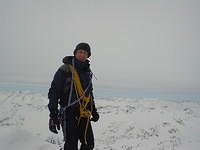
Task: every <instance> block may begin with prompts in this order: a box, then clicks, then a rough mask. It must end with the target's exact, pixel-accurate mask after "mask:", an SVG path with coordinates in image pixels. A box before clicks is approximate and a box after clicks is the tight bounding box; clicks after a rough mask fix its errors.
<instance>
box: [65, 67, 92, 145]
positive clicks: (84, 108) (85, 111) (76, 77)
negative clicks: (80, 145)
mask: <svg viewBox="0 0 200 150" xmlns="http://www.w3.org/2000/svg"><path fill="white" fill-rule="evenodd" d="M68 66H69V68H70V70H71V72H72V75H73V83H74V87H75V91H76V94H77V95H78V96H79V97H81V96H82V95H83V94H84V90H83V88H82V85H81V81H80V78H79V75H78V73H77V71H76V69H75V68H74V67H73V66H72V65H70V64H69V65H68ZM80 101H81V102H80ZM80 101H79V105H80V117H79V119H78V125H79V123H80V120H81V117H84V118H87V123H86V127H85V132H84V139H85V144H87V139H86V136H87V129H88V124H89V120H90V117H91V115H92V113H91V111H90V110H88V109H87V105H88V103H89V102H90V101H91V95H90V94H89V96H85V95H84V96H83V98H82V99H81V100H80ZM91 105H92V104H91ZM91 107H92V106H91Z"/></svg>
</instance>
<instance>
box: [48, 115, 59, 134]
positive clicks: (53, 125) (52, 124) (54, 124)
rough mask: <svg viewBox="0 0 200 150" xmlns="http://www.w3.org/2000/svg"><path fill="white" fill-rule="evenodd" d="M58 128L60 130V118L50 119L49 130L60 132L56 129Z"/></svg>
mask: <svg viewBox="0 0 200 150" xmlns="http://www.w3.org/2000/svg"><path fill="white" fill-rule="evenodd" d="M56 128H57V129H58V130H60V122H59V120H58V118H54V119H53V118H50V119H49V130H50V131H51V132H53V133H55V134H58V131H57V130H56Z"/></svg>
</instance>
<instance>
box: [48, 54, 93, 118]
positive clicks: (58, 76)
mask: <svg viewBox="0 0 200 150" xmlns="http://www.w3.org/2000/svg"><path fill="white" fill-rule="evenodd" d="M73 58H74V60H75V61H74V63H75V64H74V65H75V68H76V70H77V72H78V74H79V77H80V80H81V84H82V87H83V89H84V90H85V89H86V87H87V86H88V85H90V86H89V88H88V90H87V92H86V95H88V94H89V93H90V94H91V95H92V101H91V102H92V103H90V104H89V105H91V104H92V105H93V110H92V111H96V107H95V103H94V96H93V92H92V91H93V87H92V83H91V84H89V82H90V80H91V78H92V72H91V70H90V64H89V60H86V61H85V62H81V61H79V60H77V59H76V58H75V57H74V56H66V57H64V58H63V63H64V64H63V65H62V66H60V68H59V69H58V70H57V71H56V73H55V75H54V78H53V81H52V82H51V87H50V89H49V92H48V98H49V104H48V108H49V110H50V117H54V116H55V115H57V112H58V104H60V106H61V107H65V106H67V104H68V98H69V93H70V86H71V81H72V73H71V71H70V70H69V68H68V67H67V65H66V64H72V59H73ZM77 99H78V97H77V95H76V92H75V90H74V87H73V90H72V96H71V101H75V100H77ZM77 109H78V108H77Z"/></svg>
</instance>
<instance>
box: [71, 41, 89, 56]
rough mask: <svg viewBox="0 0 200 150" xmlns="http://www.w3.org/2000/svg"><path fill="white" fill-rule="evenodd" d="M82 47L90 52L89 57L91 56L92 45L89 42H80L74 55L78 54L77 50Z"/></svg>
mask: <svg viewBox="0 0 200 150" xmlns="http://www.w3.org/2000/svg"><path fill="white" fill-rule="evenodd" d="M79 49H82V50H85V51H87V52H88V58H89V57H90V56H91V51H90V45H89V44H88V43H79V44H78V45H76V48H75V50H74V55H75V54H76V52H77V50H79Z"/></svg>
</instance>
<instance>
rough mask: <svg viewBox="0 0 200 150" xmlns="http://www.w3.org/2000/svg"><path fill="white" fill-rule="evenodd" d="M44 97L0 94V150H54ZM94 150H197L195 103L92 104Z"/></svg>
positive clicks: (59, 140)
mask: <svg viewBox="0 0 200 150" xmlns="http://www.w3.org/2000/svg"><path fill="white" fill-rule="evenodd" d="M47 104H48V99H47V95H44V94H39V93H31V92H24V91H23V92H21V91H16V92H8V91H0V150H13V149H15V150H27V149H28V150H56V149H60V148H61V147H62V146H63V137H62V133H61V132H60V133H59V134H58V135H56V134H53V133H51V132H49V130H48V119H49V117H48V115H49V112H48V109H47ZM96 105H97V108H98V110H99V113H100V117H101V118H100V120H99V122H97V123H92V125H93V129H94V134H95V142H96V143H95V150H199V147H200V102H191V101H190V102H175V101H165V100H159V99H124V98H112V99H111V98H110V99H96Z"/></svg>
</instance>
